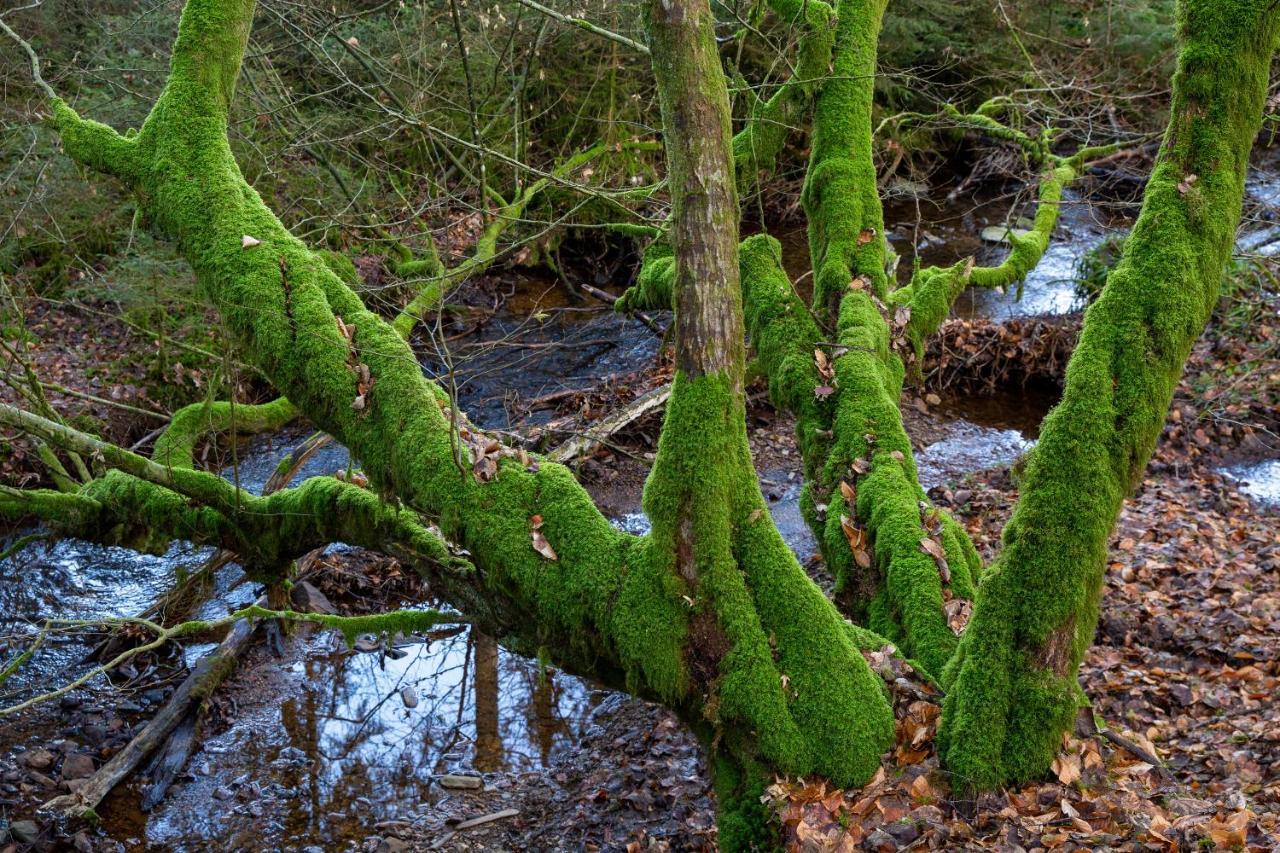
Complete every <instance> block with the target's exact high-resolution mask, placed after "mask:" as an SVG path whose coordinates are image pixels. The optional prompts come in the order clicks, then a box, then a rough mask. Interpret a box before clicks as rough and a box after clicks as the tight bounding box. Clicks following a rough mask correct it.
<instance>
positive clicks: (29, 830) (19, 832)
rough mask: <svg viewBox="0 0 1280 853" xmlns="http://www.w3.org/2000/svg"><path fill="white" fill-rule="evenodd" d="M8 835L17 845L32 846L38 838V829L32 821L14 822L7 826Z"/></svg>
mask: <svg viewBox="0 0 1280 853" xmlns="http://www.w3.org/2000/svg"><path fill="white" fill-rule="evenodd" d="M9 835H11V836H12V837H13V840H14V841H17V842H18V843H19V844H34V843H35V842H36V839H37V838H39V837H40V827H39V826H37V825H36V822H35V821H34V820H15V821H14V822H13V823H11V824H9Z"/></svg>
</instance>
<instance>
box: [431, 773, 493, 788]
mask: <svg viewBox="0 0 1280 853" xmlns="http://www.w3.org/2000/svg"><path fill="white" fill-rule="evenodd" d="M483 786H484V780H483V779H481V778H480V777H479V776H463V775H462V774H460V773H446V774H445V775H443V776H441V777H440V787H441V788H454V789H458V790H464V791H474V790H477V789H479V788H481V787H483Z"/></svg>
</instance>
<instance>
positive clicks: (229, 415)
mask: <svg viewBox="0 0 1280 853" xmlns="http://www.w3.org/2000/svg"><path fill="white" fill-rule="evenodd" d="M297 416H298V410H297V409H295V408H294V407H293V404H292V403H290V402H289V401H288V400H286V399H285V398H284V397H277V398H276V399H275V400H272V401H271V402H269V403H258V404H252V403H230V402H227V401H224V400H207V401H205V402H203V403H192V404H191V405H189V406H184V407H183V408H181V409H179V410H178V411H176V412H174V415H173V419H172V420H171V421H170V423H169V426H168V427H167V428H166V429H165V431H164V432H163V433H161V434H160V437H159V438H158V439H156V443H155V447H154V448H153V449H152V451H151V458H152V459H153V460H155V461H156V462H158V463H159V464H161V465H164V466H166V467H169V468H193V467H195V449H196V445H197V444H198V443H199V442H200V440H201V439H203V438H204V437H205V436H208V435H212V434H216V433H222V432H235V433H240V434H242V435H255V434H259V433H264V432H274V431H276V430H279V429H282V428H283V427H284V426H285V425H286V424H288V423H289V421H291V420H293V419H294V418H296V417H297Z"/></svg>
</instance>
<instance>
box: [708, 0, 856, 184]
mask: <svg viewBox="0 0 1280 853" xmlns="http://www.w3.org/2000/svg"><path fill="white" fill-rule="evenodd" d="M769 6H770V8H771V9H772V10H773V12H774V14H775V15H777V16H778V18H779V19H781V20H782V21H783V22H785V23H787V24H790V25H791V26H793V27H795V28H796V30H797V31H798V33H799V44H798V47H797V49H796V62H795V67H794V70H793V71H792V74H791V77H789V78H788V79H787V80H786V81H785V82H784V83H783V84H782V85H781V86H780V87H779V88H778V91H777V92H775V93H774V94H773V95H772V96H771V97H770V98H769V99H768V100H759V99H757V100H756V102H755V103H754V104H753V105H752V107H751V112H750V114H749V115H748V116H747V120H746V123H745V125H744V126H743V128H742V130H740V131H738V133H737V134H736V135H735V136H734V137H733V164H734V169H735V170H736V171H737V176H738V193H739V195H746V194H747V192H749V191H750V189H751V188H752V187H753V186H754V185H755V183H756V181H758V180H760V179H761V178H762V177H764V176H767V175H769V174H771V173H772V172H773V170H774V169H775V168H776V166H777V160H778V155H779V154H780V153H781V152H782V146H783V145H784V144H785V143H786V141H787V136H788V134H790V133H791V132H792V130H793V129H795V128H796V127H798V126H799V125H800V124H801V123H802V122H801V119H802V118H803V117H804V115H805V114H806V113H807V111H808V107H809V105H810V104H811V103H812V101H813V97H814V95H815V94H816V93H817V92H818V91H819V90H820V89H821V87H822V82H823V80H825V79H826V76H827V72H828V69H829V68H830V67H831V51H832V48H833V46H834V45H835V34H836V14H835V10H834V9H833V8H832V7H831V6H830V5H829V4H827V3H824V2H822V0H771V2H770V4H769Z"/></svg>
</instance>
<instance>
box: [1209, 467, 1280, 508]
mask: <svg viewBox="0 0 1280 853" xmlns="http://www.w3.org/2000/svg"><path fill="white" fill-rule="evenodd" d="M1222 473H1224V474H1226V475H1227V476H1228V477H1230V478H1231V479H1233V480H1235V481H1236V482H1237V484H1238V485H1239V487H1240V491H1242V492H1244V493H1245V494H1246V495H1248V496H1249V497H1251V498H1253V499H1254V500H1256V501H1257V502H1258V503H1261V504H1263V505H1265V506H1272V507H1280V459H1270V460H1267V461H1265V462H1254V463H1252V464H1248V465H1232V466H1230V467H1228V468H1224V469H1222Z"/></svg>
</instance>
